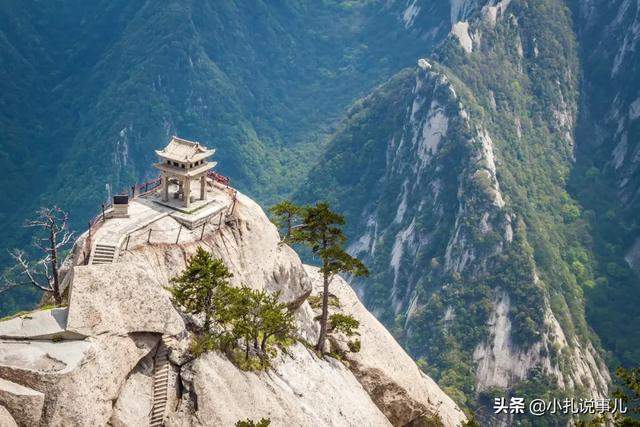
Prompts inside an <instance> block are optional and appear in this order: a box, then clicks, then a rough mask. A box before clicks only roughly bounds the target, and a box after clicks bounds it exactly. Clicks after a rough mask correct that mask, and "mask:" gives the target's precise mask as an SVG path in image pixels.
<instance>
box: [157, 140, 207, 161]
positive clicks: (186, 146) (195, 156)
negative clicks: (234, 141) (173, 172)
mask: <svg viewBox="0 0 640 427" xmlns="http://www.w3.org/2000/svg"><path fill="white" fill-rule="evenodd" d="M215 151H216V150H210V149H208V148H207V147H205V146H204V145H200V143H199V142H195V141H189V140H188V139H183V138H178V137H177V136H173V137H171V141H169V144H167V146H166V147H164V148H163V149H162V150H156V154H157V155H158V156H160V157H163V158H165V159H169V160H175V161H177V162H197V161H198V160H201V159H205V158H207V157H210V156H212V155H213V153H215Z"/></svg>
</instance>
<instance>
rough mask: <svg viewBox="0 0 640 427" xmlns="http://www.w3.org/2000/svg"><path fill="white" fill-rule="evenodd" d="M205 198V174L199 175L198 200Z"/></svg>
mask: <svg viewBox="0 0 640 427" xmlns="http://www.w3.org/2000/svg"><path fill="white" fill-rule="evenodd" d="M206 199H207V175H202V176H201V177H200V200H206Z"/></svg>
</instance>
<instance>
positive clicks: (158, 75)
mask: <svg viewBox="0 0 640 427" xmlns="http://www.w3.org/2000/svg"><path fill="white" fill-rule="evenodd" d="M404 10H405V8H404V5H403V3H402V2H396V3H386V2H352V1H323V2H317V1H302V2H301V1H288V0H283V1H278V2H265V1H255V2H244V1H231V2H217V1H216V2H213V1H212V2H200V1H193V2H191V1H187V2H182V1H180V2H178V1H169V2H164V1H163V2H156V1H141V2H130V1H124V0H116V1H95V2H84V1H76V0H71V1H62V0H60V1H53V2H40V1H10V2H8V3H5V5H4V6H3V7H2V10H1V11H0V55H1V57H0V74H1V75H2V76H3V78H2V79H0V91H1V93H2V97H1V99H0V141H1V142H0V168H1V169H2V170H3V172H4V173H3V175H2V177H1V178H0V186H1V187H2V188H3V189H5V197H4V198H3V199H4V202H3V203H1V204H0V219H1V220H2V222H3V223H4V224H6V225H7V226H5V228H4V229H3V230H2V232H1V233H2V235H1V236H2V237H1V239H0V242H1V243H0V266H5V265H6V262H7V258H8V257H7V253H6V249H8V248H12V247H16V246H18V247H21V246H24V245H26V244H27V243H28V233H27V232H26V231H25V230H23V229H21V227H20V224H21V223H22V222H23V220H24V219H25V218H26V217H27V216H29V215H31V214H32V212H33V211H34V210H35V209H36V208H37V207H38V206H40V205H42V204H50V203H57V204H60V205H61V206H62V207H64V208H65V209H67V210H69V211H70V213H71V217H72V220H73V221H74V224H75V226H76V227H77V228H84V227H85V224H86V221H87V220H88V219H89V217H90V216H91V215H93V214H95V213H96V212H97V211H98V210H99V206H100V203H101V202H102V201H104V200H105V198H106V196H107V191H106V190H105V185H106V184H110V185H111V187H112V189H113V191H114V192H116V191H120V190H122V189H125V188H127V187H128V186H130V185H132V184H133V183H135V182H136V181H137V182H141V181H142V180H144V179H145V178H149V177H151V176H152V175H154V172H153V170H152V167H151V163H152V162H153V160H154V152H153V150H154V149H157V148H160V147H161V146H163V145H164V144H166V142H167V140H168V137H169V136H170V135H172V134H178V135H180V136H183V137H185V138H189V139H194V140H198V141H202V142H203V143H205V144H207V145H209V146H212V147H215V148H217V149H218V152H217V155H216V157H217V160H218V161H219V171H220V172H222V173H225V174H227V175H229V176H231V177H232V178H233V181H234V185H235V186H236V187H238V188H240V189H242V190H244V191H247V192H249V193H251V194H253V195H255V196H256V197H257V198H258V199H259V200H261V201H270V200H274V199H275V198H276V197H279V196H282V195H285V194H286V193H288V192H289V191H291V188H292V185H293V183H294V182H296V181H298V180H301V179H302V178H303V177H304V176H305V174H306V172H307V170H308V164H309V162H310V159H311V158H313V157H314V156H315V155H316V154H317V153H319V152H321V150H322V148H323V147H324V140H325V135H326V133H327V132H330V131H331V130H332V126H333V123H334V122H336V121H337V120H338V118H339V117H340V114H341V112H342V111H343V109H344V108H345V107H346V106H347V105H349V104H350V103H351V102H353V100H354V99H356V98H357V97H360V96H363V95H365V94H366V93H368V92H369V91H370V90H371V88H372V87H373V86H374V85H375V84H378V83H380V82H381V81H383V80H384V79H385V78H388V77H389V76H390V75H391V74H393V73H395V72H397V71H398V70H400V69H401V68H402V67H405V66H407V65H409V64H412V63H414V62H415V58H416V57H418V56H419V55H420V54H422V53H423V52H427V51H430V50H431V48H432V46H433V45H434V44H435V43H436V42H438V41H440V40H441V39H442V38H443V37H445V36H446V35H447V33H448V29H449V21H450V8H449V5H448V4H447V3H442V4H441V5H439V6H430V7H429V8H425V9H424V11H423V12H424V13H426V14H427V16H428V18H427V19H428V22H429V25H428V28H427V29H428V31H426V30H425V31H414V30H413V29H412V28H411V26H410V25H408V24H407V23H406V22H405V21H406V19H405V17H404ZM14 297H15V298H18V297H17V296H15V295H14ZM25 298H26V299H27V300H29V298H31V297H23V298H18V299H19V301H18V305H20V304H25V303H26V302H27V300H25ZM9 299H10V298H9ZM9 299H7V297H6V295H5V298H4V304H5V306H11V307H14V306H15V304H14V303H13V302H11V301H9ZM32 300H33V299H32V298H31V301H32ZM0 304H1V303H0ZM2 311H3V310H2V308H0V313H1V312H2Z"/></svg>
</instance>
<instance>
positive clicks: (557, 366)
mask: <svg viewBox="0 0 640 427" xmlns="http://www.w3.org/2000/svg"><path fill="white" fill-rule="evenodd" d="M460 5H462V6H461V8H462V9H460V10H463V11H464V13H465V15H464V20H460V21H458V22H452V31H451V36H450V37H449V39H448V40H447V41H446V42H445V43H444V44H443V45H442V46H441V47H439V48H438V49H437V50H436V51H435V53H434V54H433V56H432V57H431V58H427V59H424V60H420V61H419V62H418V67H417V68H416V69H413V70H405V71H403V72H402V73H400V74H398V75H396V76H394V77H393V78H392V79H391V80H390V81H389V82H387V83H385V84H384V85H382V86H380V87H379V88H378V89H377V90H376V91H375V92H374V93H373V94H372V95H370V96H368V97H366V98H363V99H362V100H360V101H359V102H357V103H356V104H355V105H354V106H353V108H352V109H351V110H350V111H349V113H348V114H347V117H346V119H345V120H344V123H343V125H342V127H341V128H340V129H339V130H338V132H337V133H336V134H335V136H334V138H333V140H332V141H331V143H330V146H329V148H328V150H327V152H326V154H325V155H324V157H323V158H322V159H321V161H320V162H319V166H318V168H317V169H316V170H315V171H313V172H312V173H311V175H310V176H311V177H312V179H310V180H309V181H308V182H307V184H306V185H305V186H304V187H303V189H302V190H301V191H300V193H299V195H300V196H299V197H300V199H301V200H312V199H315V198H322V197H324V198H326V199H328V200H329V202H330V203H332V204H335V205H336V206H338V207H339V209H340V210H341V211H342V212H344V213H345V214H346V216H347V217H348V218H359V220H358V221H357V222H356V223H355V224H354V225H353V226H352V227H351V229H350V237H351V242H352V245H351V247H350V249H351V251H352V252H353V253H355V254H358V255H360V256H362V257H364V258H365V260H366V261H367V263H368V264H369V265H371V266H372V267H373V270H374V276H373V277H374V279H373V281H369V282H368V283H367V285H366V286H365V285H364V284H360V283H359V282H358V281H357V280H355V281H354V282H353V284H354V285H355V286H356V288H357V289H358V290H359V292H360V294H361V296H363V298H364V300H365V301H366V303H367V305H368V306H369V307H370V308H371V309H372V310H374V312H375V313H377V315H378V316H379V317H380V318H381V319H383V321H384V322H385V323H386V324H387V325H390V326H392V327H393V330H394V331H395V334H396V336H397V337H399V339H400V340H401V342H403V344H404V345H405V346H406V348H408V349H409V350H410V352H411V354H412V355H413V356H414V357H416V358H422V360H423V363H424V365H425V369H426V370H427V372H429V373H430V374H432V375H433V376H434V377H435V378H437V380H438V381H439V383H440V384H441V385H442V386H443V387H444V388H445V389H446V390H447V391H448V392H449V393H450V394H452V395H454V396H456V397H457V400H458V402H461V403H466V404H468V405H470V406H472V407H478V405H482V402H487V401H488V400H485V399H487V398H489V397H491V396H494V395H498V396H500V395H504V390H505V389H506V390H509V393H513V394H515V395H524V397H540V396H541V395H544V396H566V395H571V396H587V395H588V396H604V395H606V393H607V384H608V382H609V373H608V368H607V367H606V365H605V363H604V353H603V352H602V348H601V345H600V340H599V338H598V336H597V335H596V334H595V333H594V332H593V330H592V327H591V325H589V324H588V323H587V320H586V311H587V310H588V308H586V307H589V302H590V298H591V297H590V295H591V294H590V293H591V292H592V291H591V290H592V288H594V287H596V286H597V284H596V282H597V280H596V278H597V274H598V272H597V270H596V269H595V268H593V265H594V264H595V263H596V259H597V254H596V253H594V251H593V233H594V232H593V221H592V219H591V218H590V216H589V214H588V212H585V210H586V209H585V208H584V207H583V206H582V205H581V200H580V198H579V197H577V196H576V194H575V192H574V191H573V188H572V186H571V185H570V182H573V173H574V171H575V169H576V135H579V133H578V134H577V133H576V123H577V121H578V111H579V99H580V90H581V86H580V84H579V81H580V77H581V68H580V65H581V62H580V61H581V57H580V51H579V49H578V45H577V43H576V39H575V35H574V21H573V19H574V15H572V11H571V10H570V9H569V8H568V7H567V5H565V4H564V3H563V2H561V1H555V0H549V1H535V2H533V1H524V0H522V1H517V0H514V1H511V2H508V1H502V2H491V3H488V4H485V5H484V6H483V5H481V4H478V3H476V2H461V3H460ZM463 6H464V7H463ZM414 25H416V24H414ZM353 170H358V171H361V173H360V174H358V175H354V174H352V173H351V171H353ZM327 195H328V196H327ZM594 197H598V196H594ZM585 293H587V296H586V297H585ZM434 324H435V325H436V326H435V327H434Z"/></svg>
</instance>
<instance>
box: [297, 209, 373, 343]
mask: <svg viewBox="0 0 640 427" xmlns="http://www.w3.org/2000/svg"><path fill="white" fill-rule="evenodd" d="M299 212H300V215H301V224H300V226H299V227H295V228H292V229H291V231H290V234H289V237H288V239H286V241H288V242H291V243H300V244H303V245H305V246H307V247H309V249H311V251H312V252H313V253H314V255H316V256H317V257H319V258H320V259H321V260H322V267H321V268H320V271H321V273H322V279H323V292H322V315H321V316H320V336H319V337H318V342H317V344H316V350H318V351H319V352H322V353H323V352H324V347H325V341H326V338H327V323H328V319H329V285H330V283H331V281H332V280H333V277H334V276H335V275H336V274H339V273H346V274H352V275H354V276H365V275H368V274H369V272H368V270H367V268H366V267H365V265H364V264H363V263H362V261H360V260H359V259H357V258H354V257H352V256H351V255H349V254H348V253H347V252H346V251H345V250H344V249H343V248H342V245H343V244H344V242H345V241H346V240H347V239H346V237H345V235H344V233H343V232H342V226H343V225H344V223H345V221H344V217H343V216H342V215H340V214H338V213H336V212H333V211H332V210H331V209H330V208H329V205H328V204H327V203H324V202H319V203H316V205H315V206H307V207H304V208H301V209H300V211H299Z"/></svg>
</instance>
